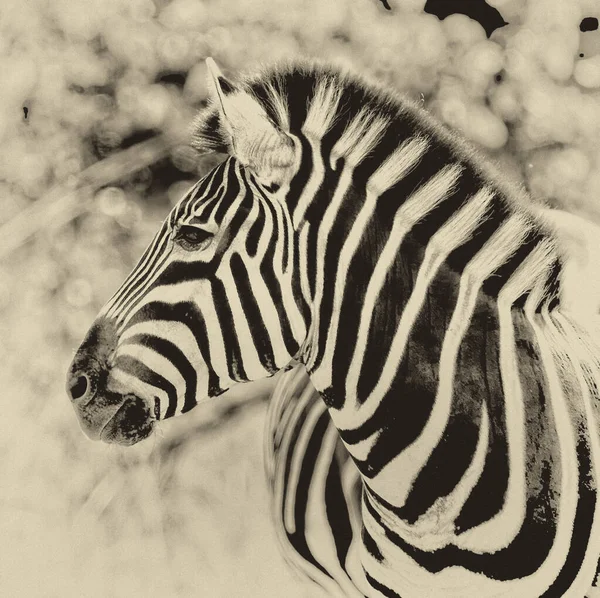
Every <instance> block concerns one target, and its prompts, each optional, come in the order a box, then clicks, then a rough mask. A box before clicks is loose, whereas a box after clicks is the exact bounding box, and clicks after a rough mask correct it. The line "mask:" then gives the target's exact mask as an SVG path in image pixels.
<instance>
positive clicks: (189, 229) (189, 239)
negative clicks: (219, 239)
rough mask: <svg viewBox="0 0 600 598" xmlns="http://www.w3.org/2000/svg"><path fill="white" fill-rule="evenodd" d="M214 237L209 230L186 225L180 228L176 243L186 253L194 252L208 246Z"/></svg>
mask: <svg viewBox="0 0 600 598" xmlns="http://www.w3.org/2000/svg"><path fill="white" fill-rule="evenodd" d="M212 237H213V234H212V233H210V232H208V231H207V230H203V229H201V228H197V227H196V226H191V225H189V224H184V225H183V226H180V227H179V230H178V231H177V233H176V235H175V241H176V242H177V244H178V245H180V246H181V247H182V248H183V249H185V250H186V251H193V250H194V249H199V248H200V247H202V246H203V245H206V243H207V242H208V241H210V239H211V238H212Z"/></svg>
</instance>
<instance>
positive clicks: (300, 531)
mask: <svg viewBox="0 0 600 598" xmlns="http://www.w3.org/2000/svg"><path fill="white" fill-rule="evenodd" d="M311 409H314V405H311V404H309V405H306V406H305V407H304V408H303V409H302V410H301V412H299V413H298V415H297V417H296V418H295V419H296V421H295V424H294V429H293V430H292V432H291V435H290V442H289V444H288V446H289V447H290V450H288V452H287V454H286V460H285V473H284V488H283V492H284V495H283V496H282V502H281V506H282V513H281V518H282V521H285V519H286V518H285V505H286V502H287V500H288V499H287V496H286V495H287V494H288V491H289V490H290V486H289V479H290V473H291V467H292V460H293V459H295V458H298V455H297V454H296V452H295V447H296V444H297V442H298V437H299V436H300V433H301V431H302V428H303V426H304V425H306V424H305V422H306V419H307V417H308V414H309V413H310V410H311ZM328 419H329V414H328V413H327V412H326V411H325V412H323V413H322V414H321V416H320V418H319V419H318V420H317V422H316V423H315V424H314V427H313V431H312V434H311V435H310V440H309V442H308V445H307V447H306V450H305V451H304V453H303V454H302V456H301V457H302V467H301V468H300V476H299V480H298V484H297V486H296V488H295V496H294V497H293V499H292V500H293V503H294V527H295V531H294V532H290V531H289V530H287V529H286V530H285V531H286V536H287V538H288V540H289V542H290V544H291V545H292V546H293V547H294V550H295V551H296V552H297V553H298V554H299V555H300V556H301V557H302V558H303V559H304V560H305V561H307V562H308V563H310V564H311V565H313V566H314V567H316V568H317V569H318V570H319V571H321V572H322V573H323V574H325V575H327V576H328V577H331V575H330V574H329V573H328V572H327V570H326V569H325V568H324V567H323V566H322V565H321V563H319V562H318V561H317V560H316V559H315V557H314V556H313V554H312V553H311V552H310V549H309V547H308V543H307V541H306V535H305V529H306V511H305V509H306V507H307V505H308V504H309V500H308V493H309V490H310V485H311V480H312V476H313V473H314V468H315V465H316V462H317V458H318V456H319V453H320V450H321V441H322V437H323V434H324V433H325V431H326V429H327V424H328Z"/></svg>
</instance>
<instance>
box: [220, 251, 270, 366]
mask: <svg viewBox="0 0 600 598" xmlns="http://www.w3.org/2000/svg"><path fill="white" fill-rule="evenodd" d="M230 266H231V273H232V274H233V278H234V280H235V286H236V290H237V295H238V297H239V300H240V304H241V306H242V310H243V312H244V316H245V317H246V322H247V323H248V328H249V329H250V336H251V338H252V342H253V343H254V348H255V349H256V354H257V355H258V358H259V360H260V363H261V364H262V366H263V367H264V368H265V369H266V370H267V371H268V372H270V373H272V374H274V373H275V372H276V371H277V367H276V365H275V356H274V355H273V346H272V345H271V339H270V337H269V334H268V330H267V327H266V325H265V320H264V318H263V317H262V313H261V311H260V308H259V306H258V303H257V302H256V297H255V296H254V290H253V289H252V284H251V283H250V277H249V275H248V270H247V269H246V265H245V264H244V261H243V259H242V257H241V256H240V254H239V253H234V254H233V255H232V256H231V260H230Z"/></svg>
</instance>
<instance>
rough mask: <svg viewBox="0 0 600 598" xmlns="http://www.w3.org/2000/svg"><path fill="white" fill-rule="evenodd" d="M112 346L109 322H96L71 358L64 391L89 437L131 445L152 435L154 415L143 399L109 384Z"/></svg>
mask: <svg viewBox="0 0 600 598" xmlns="http://www.w3.org/2000/svg"><path fill="white" fill-rule="evenodd" d="M115 345H116V334H115V333H114V329H113V327H112V326H111V323H110V322H107V321H106V320H100V321H98V322H96V323H95V324H94V326H93V327H92V328H91V330H90V332H89V334H88V335H87V337H86V338H85V340H84V341H83V343H82V344H81V346H80V347H79V349H78V350H77V353H76V354H75V356H74V358H73V361H72V363H71V366H70V368H69V372H68V375H67V393H68V394H69V396H70V397H71V400H72V405H73V408H74V409H75V413H76V414H77V418H78V420H79V424H80V425H81V428H82V429H83V431H84V432H85V434H86V435H87V436H88V438H90V439H92V440H103V441H104V442H110V443H117V444H122V445H131V444H135V443H136V442H139V441H140V440H143V439H144V438H147V437H148V436H149V435H150V434H151V432H152V428H153V424H154V420H155V417H154V416H153V415H152V414H151V412H150V407H149V406H148V404H147V403H146V402H145V401H144V400H143V399H141V398H140V397H138V396H136V395H135V394H132V393H130V392H123V389H114V388H112V387H111V384H110V383H109V379H110V370H111V366H110V361H111V356H112V354H113V351H114V347H115ZM119 391H120V392H119Z"/></svg>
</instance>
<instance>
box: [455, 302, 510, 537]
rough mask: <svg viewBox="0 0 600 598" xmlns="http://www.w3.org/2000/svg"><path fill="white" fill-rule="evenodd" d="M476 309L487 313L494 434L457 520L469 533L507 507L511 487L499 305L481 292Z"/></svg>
mask: <svg viewBox="0 0 600 598" xmlns="http://www.w3.org/2000/svg"><path fill="white" fill-rule="evenodd" d="M475 310H476V311H477V312H479V311H480V310H481V311H482V312H484V313H485V314H486V317H485V318H482V320H480V324H481V327H482V331H481V334H482V337H483V339H484V340H483V341H482V342H483V346H482V358H481V368H482V376H483V384H484V388H483V396H484V397H485V402H486V407H487V410H488V415H489V422H490V433H489V440H488V449H487V455H486V458H485V463H484V469H483V472H482V473H481V475H480V477H479V480H478V481H477V484H476V485H475V487H474V488H473V490H472V491H471V494H470V495H469V497H468V498H467V500H466V501H465V504H464V505H463V508H462V510H461V512H460V514H459V515H458V517H457V518H456V520H455V526H456V529H457V531H459V532H462V531H466V530H469V529H471V528H473V527H476V526H478V525H480V524H481V523H483V522H485V521H488V520H489V519H491V518H492V517H493V516H494V515H496V514H497V513H498V512H499V511H500V510H501V509H502V505H503V504H504V496H505V494H506V489H507V487H508V444H507V442H508V441H507V437H506V413H505V404H504V402H505V398H504V386H503V384H502V377H501V375H500V368H499V367H498V364H499V363H500V353H499V347H500V323H499V321H498V311H497V308H496V306H495V305H494V304H493V303H491V302H489V300H488V299H486V297H485V296H484V295H483V293H480V294H479V296H478V297H477V303H476V306H475Z"/></svg>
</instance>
